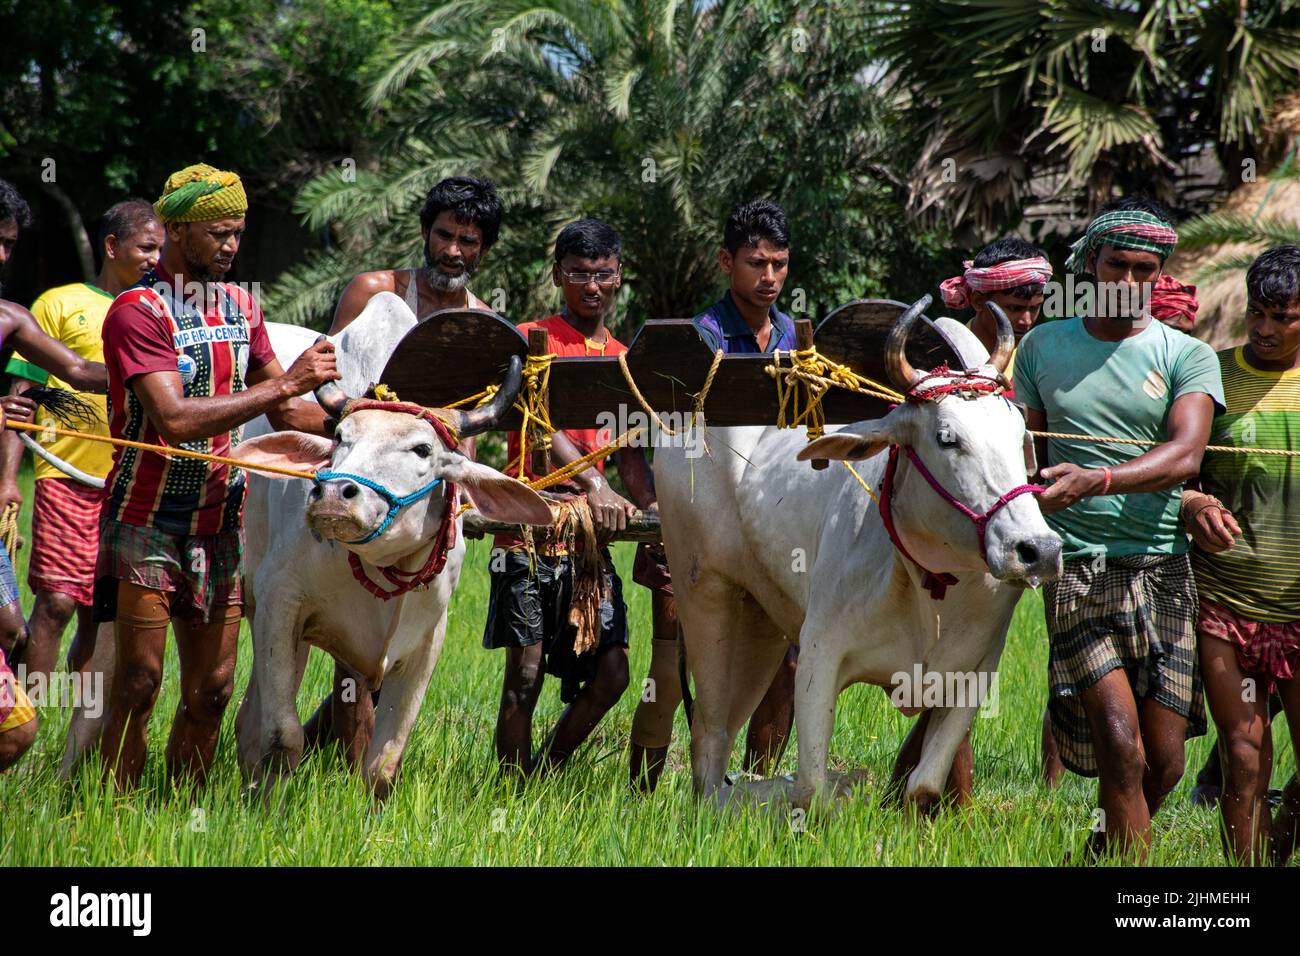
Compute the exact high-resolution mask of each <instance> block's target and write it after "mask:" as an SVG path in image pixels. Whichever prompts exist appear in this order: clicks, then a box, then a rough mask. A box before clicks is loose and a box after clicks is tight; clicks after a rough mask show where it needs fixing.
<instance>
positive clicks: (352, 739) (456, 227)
mask: <svg viewBox="0 0 1300 956" xmlns="http://www.w3.org/2000/svg"><path fill="white" fill-rule="evenodd" d="M501 212H502V203H501V197H500V196H498V195H497V191H496V189H495V188H493V186H492V183H490V182H489V181H488V180H486V179H473V178H471V177H469V176H452V177H451V178H449V179H444V180H443V181H442V182H440V183H438V184H437V185H436V186H434V187H433V188H432V189H430V190H429V194H428V195H427V196H426V197H425V200H424V208H423V209H422V210H421V211H420V232H421V233H422V234H423V236H424V267H423V268H417V269H383V270H380V271H378V272H363V273H361V274H360V275H358V276H355V277H354V278H353V279H352V281H351V282H349V283H348V287H347V288H346V289H344V290H343V297H342V298H341V299H339V304H338V308H337V309H336V310H335V311H334V322H333V324H331V325H330V334H331V335H334V334H336V333H338V332H341V331H342V330H343V329H344V328H346V327H347V326H348V324H349V323H351V322H352V321H353V320H354V319H355V318H356V317H357V316H358V315H360V314H361V311H362V310H363V309H364V308H365V307H366V303H367V302H369V301H370V300H371V298H372V297H374V296H376V295H378V294H379V293H380V292H392V293H394V294H396V295H399V296H401V297H402V299H403V300H404V301H405V302H406V304H407V306H408V307H410V310H411V311H412V312H413V313H414V314H415V317H416V318H417V319H420V320H421V321H423V320H424V319H426V318H428V317H429V316H430V315H432V314H433V313H435V312H437V311H439V310H441V309H464V308H471V309H486V308H488V306H487V305H486V304H485V303H484V302H483V300H482V299H480V298H479V297H478V296H476V295H474V293H472V292H470V291H469V289H468V288H467V285H468V283H469V279H470V276H472V275H473V274H474V272H475V270H477V269H478V267H479V264H480V263H482V261H483V257H484V256H485V255H487V251H488V250H489V249H490V248H492V244H493V243H495V242H496V241H497V233H498V232H499V231H500V229H501ZM461 450H462V451H463V452H464V453H465V454H466V455H468V456H469V457H470V458H473V457H474V450H475V449H474V439H473V438H468V439H466V440H465V442H464V443H463V444H462V446H461ZM349 680H351V681H352V682H353V683H352V685H351V689H352V691H353V693H349V694H345V693H344V690H345V689H346V687H347V685H346V684H345V681H349ZM361 686H363V683H362V680H361V678H360V677H359V675H357V674H354V673H352V672H351V671H350V670H349V669H348V668H346V667H344V666H343V665H342V664H338V663H336V664H335V665H334V690H333V691H332V692H331V693H330V695H329V696H327V697H326V698H325V700H324V701H323V702H322V703H321V704H320V706H319V707H317V709H316V712H315V713H314V714H313V715H312V717H311V718H310V719H309V720H308V721H307V724H306V726H305V728H304V729H305V730H306V734H307V745H308V746H309V747H315V746H319V745H321V744H323V743H325V742H327V741H329V740H331V739H334V740H337V741H339V742H340V743H341V744H342V745H343V748H344V754H345V756H346V758H347V760H348V762H349V764H351V765H353V766H355V765H356V763H357V762H358V761H359V760H360V759H361V757H362V755H364V754H365V752H366V747H367V745H368V744H369V743H370V735H371V733H372V732H373V730H374V724H375V711H374V702H375V700H376V699H377V698H378V694H374V695H372V694H370V693H369V692H365V691H362V692H360V693H356V692H355V690H356V688H358V687H361Z"/></svg>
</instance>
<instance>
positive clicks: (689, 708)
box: [677, 624, 695, 727]
mask: <svg viewBox="0 0 1300 956" xmlns="http://www.w3.org/2000/svg"><path fill="white" fill-rule="evenodd" d="M677 678H678V680H680V681H681V684H682V710H684V711H685V712H686V726H687V727H689V726H690V725H691V717H692V716H694V711H695V698H693V697H692V696H691V672H690V670H689V669H688V668H687V666H686V641H685V640H684V639H683V637H682V626H681V625H680V624H678V625H677Z"/></svg>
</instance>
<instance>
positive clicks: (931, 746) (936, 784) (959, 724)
mask: <svg viewBox="0 0 1300 956" xmlns="http://www.w3.org/2000/svg"><path fill="white" fill-rule="evenodd" d="M978 712H979V707H978V706H975V707H937V708H935V709H933V710H931V711H930V712H929V714H930V724H929V726H928V727H927V728H926V731H925V741H924V742H923V743H922V744H921V760H920V762H919V763H918V764H917V766H916V769H915V770H914V771H912V775H911V776H910V777H908V779H907V790H906V793H905V794H904V795H905V797H906V798H907V802H908V803H909V804H911V805H913V806H915V807H917V808H918V809H920V810H921V811H922V812H925V813H928V812H930V811H931V810H932V809H934V808H936V807H937V806H938V804H939V802H940V800H942V798H943V791H944V784H945V783H946V782H947V780H948V778H949V775H950V774H951V772H952V767H953V760H954V758H955V757H956V756H957V750H958V748H959V747H960V746H961V744H962V741H963V740H965V739H966V736H967V734H969V733H970V729H971V724H972V723H973V722H974V720H975V714H976V713H978Z"/></svg>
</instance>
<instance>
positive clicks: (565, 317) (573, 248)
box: [483, 219, 654, 774]
mask: <svg viewBox="0 0 1300 956" xmlns="http://www.w3.org/2000/svg"><path fill="white" fill-rule="evenodd" d="M621 265H622V243H621V241H620V240H619V237H618V233H617V232H615V231H614V229H613V228H612V227H611V226H609V225H606V224H605V223H603V222H599V221H597V220H595V219H580V220H578V221H577V222H573V223H570V224H569V225H568V226H566V227H565V228H564V229H563V231H561V233H560V235H559V236H558V237H557V238H556V240H555V265H554V267H553V270H552V280H553V282H554V283H555V285H556V286H557V287H559V288H561V289H563V290H564V302H565V305H564V308H563V309H562V310H561V311H560V312H559V313H558V314H556V315H552V316H550V317H549V318H545V319H542V320H541V321H539V322H525V323H524V324H523V325H521V326H519V330H520V331H521V332H523V333H524V334H525V335H527V334H528V330H529V329H532V328H543V329H545V330H546V331H547V333H548V336H549V346H548V351H549V352H551V353H552V354H554V355H557V356H572V355H579V356H585V355H611V356H612V355H617V354H619V353H620V352H626V351H627V347H626V346H625V345H623V343H621V342H619V341H618V340H617V339H615V338H614V337H613V335H611V334H610V332H609V329H607V328H606V327H605V317H606V316H607V315H608V314H609V312H610V310H611V308H612V307H613V305H614V300H615V298H616V296H617V295H618V288H619V285H620V284H621V282H622V277H621V274H620V269H621ZM612 438H613V436H612V435H610V434H609V432H608V431H607V430H597V429H595V428H588V429H571V430H568V431H563V432H556V433H555V435H553V436H552V439H551V442H552V444H551V457H552V465H553V466H554V467H555V468H559V467H561V466H562V465H564V464H566V463H568V462H571V461H575V460H577V459H578V458H579V457H581V456H582V455H585V454H587V453H588V452H591V451H595V450H596V449H597V448H600V447H602V446H603V445H605V444H607V443H608V442H609V441H610V440H611V439H612ZM509 456H510V459H509V460H510V464H509V465H508V466H507V473H509V474H511V475H519V476H520V477H521V479H523V480H527V479H529V478H536V477H538V476H537V475H536V474H535V473H534V472H533V470H532V461H531V457H532V456H531V455H524V456H523V461H522V465H521V464H520V463H519V459H520V442H519V436H518V434H514V435H511V436H510V444H509ZM618 464H619V473H620V475H621V477H622V479H623V482H624V484H625V485H626V486H627V489H628V491H629V493H631V495H632V497H633V499H635V500H636V502H637V504H638V505H640V506H641V507H642V508H648V507H650V506H652V505H653V503H654V490H653V488H654V486H653V481H652V479H651V476H650V470H649V467H648V465H647V463H646V460H645V455H644V453H642V452H641V451H640V450H636V449H626V450H623V451H620V452H619V453H618ZM521 467H522V474H520V470H519V469H520V468H521ZM554 490H558V491H566V490H567V491H570V492H576V493H581V494H585V495H586V497H587V503H588V504H589V505H590V507H591V513H592V519H593V523H594V524H595V527H596V530H597V532H598V533H599V532H602V531H604V532H613V531H617V530H621V529H623V528H625V527H626V526H627V518H628V516H629V515H631V514H633V513H634V511H635V510H636V506H635V505H633V503H632V502H630V501H628V500H627V499H625V498H623V497H622V496H621V495H619V494H617V493H615V492H614V491H613V490H611V489H610V487H609V484H608V483H607V481H606V480H605V465H604V461H603V460H602V461H600V462H597V463H595V464H594V465H592V466H591V467H589V468H587V469H586V470H585V471H582V472H579V473H578V474H576V475H574V476H573V478H572V479H570V481H568V482H565V483H563V484H560V485H557V486H556V488H555V489H554ZM600 560H601V564H602V577H603V581H602V582H601V600H600V613H599V629H600V636H599V641H598V643H597V645H596V646H595V647H594V648H592V649H590V650H588V651H586V652H585V653H576V652H575V647H574V639H575V636H576V629H575V627H574V626H573V625H572V624H570V623H569V611H570V606H571V603H572V600H573V597H574V594H573V592H574V583H575V581H574V561H573V560H572V557H571V556H570V555H569V554H567V553H565V552H564V550H563V548H560V547H546V548H541V547H539V548H538V549H537V553H536V555H535V558H534V560H533V562H532V566H530V560H529V555H528V554H527V553H526V551H525V550H524V543H523V541H522V539H521V538H519V537H518V536H515V535H498V536H497V538H496V541H495V547H494V548H493V554H492V559H491V563H490V565H489V567H490V571H491V577H492V585H491V597H490V599H489V603H488V616H487V624H486V627H485V629H484V634H483V646H484V647H486V648H498V647H503V648H505V649H506V667H505V681H504V685H503V687H502V691H501V709H500V711H499V713H498V715H497V732H496V748H497V758H498V760H499V761H500V762H501V766H502V768H503V769H505V768H510V767H514V768H516V769H518V770H519V771H520V772H522V773H524V774H530V773H532V771H533V770H535V769H543V768H554V767H558V766H559V765H560V764H562V763H563V762H564V760H565V759H566V758H567V757H568V756H569V755H570V754H571V753H573V751H575V750H576V749H577V748H578V747H579V746H580V745H581V744H582V742H583V741H584V740H586V739H587V736H588V735H589V734H590V733H591V731H592V730H593V729H595V727H596V724H598V723H599V722H600V719H601V718H602V717H603V716H604V715H605V714H606V713H607V712H608V711H609V710H610V708H612V707H613V706H614V704H615V703H617V702H618V699H619V697H621V696H622V694H623V691H624V690H625V689H626V688H627V681H628V672H627V646H628V634H627V607H626V605H624V603H623V585H622V581H621V580H620V579H619V576H618V574H617V572H616V571H615V570H614V564H613V561H612V560H611V558H610V554H609V549H608V548H601V549H600ZM544 673H550V674H551V675H553V676H555V677H559V678H560V681H561V688H560V699H561V700H562V701H564V702H565V703H566V704H568V707H566V708H565V710H564V713H563V714H561V715H560V719H559V720H558V721H557V722H556V724H555V727H554V729H553V730H552V731H551V733H550V735H549V736H548V737H547V738H546V740H545V741H544V742H543V743H542V746H541V748H540V749H539V750H538V751H537V753H536V754H534V753H533V752H532V719H533V709H534V708H535V707H536V705H537V698H538V696H539V694H540V693H541V689H542V680H543V675H544Z"/></svg>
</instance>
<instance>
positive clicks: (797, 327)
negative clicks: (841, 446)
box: [794, 319, 830, 471]
mask: <svg viewBox="0 0 1300 956" xmlns="http://www.w3.org/2000/svg"><path fill="white" fill-rule="evenodd" d="M794 343H795V346H796V347H797V348H799V349H801V350H803V349H810V348H812V347H813V327H812V320H811V319H795V320H794ZM829 465H830V462H829V461H827V460H826V459H825V458H814V459H813V460H812V466H813V471H824V470H825V469H826V468H827V466H829Z"/></svg>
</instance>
